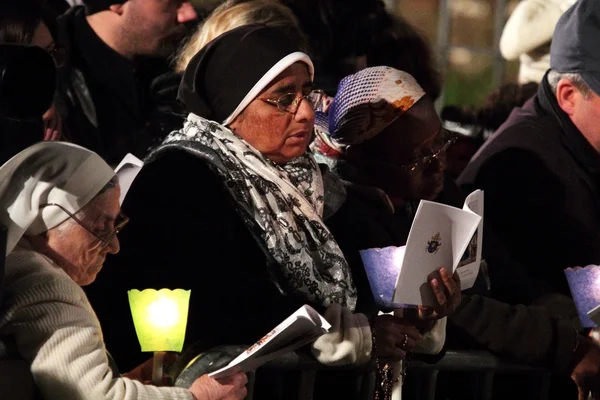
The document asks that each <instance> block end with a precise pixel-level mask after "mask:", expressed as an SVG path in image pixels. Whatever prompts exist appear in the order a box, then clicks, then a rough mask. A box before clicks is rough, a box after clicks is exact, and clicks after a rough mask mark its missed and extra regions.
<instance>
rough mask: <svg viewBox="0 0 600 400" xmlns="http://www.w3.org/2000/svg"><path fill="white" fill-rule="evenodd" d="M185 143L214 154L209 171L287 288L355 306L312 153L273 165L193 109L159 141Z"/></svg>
mask: <svg viewBox="0 0 600 400" xmlns="http://www.w3.org/2000/svg"><path fill="white" fill-rule="evenodd" d="M185 142H188V143H189V142H199V143H200V144H201V145H202V146H204V147H207V148H209V149H211V150H212V151H213V152H214V154H216V156H217V157H218V159H219V164H220V167H219V168H214V170H215V171H216V172H217V173H218V174H219V175H220V176H221V178H222V179H223V180H224V183H225V186H226V187H227V189H228V191H229V192H230V193H231V195H232V196H233V198H234V200H235V202H236V203H237V205H238V206H239V211H241V213H242V214H243V215H242V217H244V219H245V221H246V223H247V224H251V225H253V226H252V228H253V229H258V230H259V235H260V237H261V238H262V240H263V241H264V244H265V245H266V246H265V247H266V250H267V251H268V253H269V254H270V255H271V256H272V257H273V259H274V260H275V261H276V263H277V264H278V266H279V268H280V269H281V270H280V271H279V272H280V273H281V274H282V276H283V279H285V281H286V286H287V287H289V288H290V289H291V290H292V291H294V292H295V293H297V294H300V295H303V296H304V297H306V298H308V300H310V301H311V302H314V303H317V304H321V305H323V306H325V307H327V306H329V304H331V303H339V304H341V305H343V306H345V307H348V308H350V309H351V310H354V308H355V307H356V288H355V286H354V283H353V281H352V276H351V273H350V267H349V266H348V263H347V262H346V259H345V258H344V255H343V253H342V251H341V250H340V248H339V246H338V244H337V243H336V241H335V239H334V238H333V235H332V234H331V233H330V232H329V230H328V229H327V227H326V226H325V224H324V223H323V221H322V215H323V206H324V204H323V203H324V201H323V199H324V195H323V190H324V189H323V178H322V176H321V172H320V170H319V168H318V165H317V162H316V160H315V159H314V157H313V156H312V154H310V153H308V152H307V153H305V154H304V155H302V156H301V157H298V158H296V159H294V160H292V161H290V162H288V163H287V164H286V165H284V166H280V165H277V164H275V163H273V162H272V161H270V160H269V159H267V158H266V157H264V156H263V155H262V154H261V153H260V152H259V151H258V150H256V149H255V148H253V147H252V146H250V145H249V144H248V143H247V142H246V141H245V140H243V139H241V138H240V137H239V136H237V135H235V134H234V133H233V132H232V131H231V130H229V129H228V128H226V127H224V126H222V125H220V124H218V123H216V122H213V121H209V120H207V119H204V118H202V117H199V116H197V115H195V114H190V115H189V116H188V118H187V121H186V122H185V124H184V126H183V129H181V130H179V131H175V132H172V133H171V134H169V135H168V136H167V138H166V139H165V141H164V142H163V145H162V146H169V145H173V144H176V143H177V144H183V143H185ZM213 166H214V163H213Z"/></svg>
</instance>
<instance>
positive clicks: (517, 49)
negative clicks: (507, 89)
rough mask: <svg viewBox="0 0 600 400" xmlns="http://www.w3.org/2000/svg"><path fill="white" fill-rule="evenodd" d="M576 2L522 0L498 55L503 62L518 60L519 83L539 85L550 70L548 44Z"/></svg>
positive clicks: (508, 24)
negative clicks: (558, 23) (560, 22)
mask: <svg viewBox="0 0 600 400" xmlns="http://www.w3.org/2000/svg"><path fill="white" fill-rule="evenodd" d="M575 1H576V0H523V1H521V2H520V3H519V4H518V5H517V7H516V8H515V10H514V11H513V13H512V14H511V16H510V18H509V19H508V21H507V23H506V25H505V26H504V30H503V31H502V37H501V38H500V52H501V53H502V56H503V57H504V58H505V59H506V60H509V61H510V60H516V59H519V60H520V61H521V67H520V69H519V83H522V84H524V83H527V82H537V83H539V82H540V81H541V80H542V78H543V77H544V74H545V73H546V71H547V70H548V69H549V68H550V43H551V42H552V34H553V33H554V27H555V26H556V23H557V22H558V19H559V18H560V16H561V15H562V14H563V13H564V12H565V11H567V9H568V8H569V7H571V6H572V5H573V4H575Z"/></svg>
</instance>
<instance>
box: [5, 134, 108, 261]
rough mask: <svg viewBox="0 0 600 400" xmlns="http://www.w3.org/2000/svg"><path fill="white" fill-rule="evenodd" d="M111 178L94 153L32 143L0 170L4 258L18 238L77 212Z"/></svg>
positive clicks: (58, 144)
mask: <svg viewBox="0 0 600 400" xmlns="http://www.w3.org/2000/svg"><path fill="white" fill-rule="evenodd" d="M114 175H115V173H114V171H113V170H112V169H111V168H110V167H109V166H108V164H106V162H104V160H102V158H100V156H98V155H97V154H96V153H94V152H92V151H89V150H87V149H84V148H83V147H80V146H77V145H74V144H70V143H64V142H42V143H38V144H35V145H33V146H31V147H29V148H27V149H25V150H23V151H22V152H20V153H19V154H17V155H16V156H14V157H13V158H11V159H10V160H9V161H8V162H6V164H4V165H3V166H2V167H0V223H1V224H3V225H4V226H6V228H7V231H8V235H7V236H8V240H7V246H6V254H7V255H8V254H9V253H10V252H11V251H12V250H13V249H14V247H15V246H16V245H17V243H18V242H19V240H21V238H22V237H23V236H24V235H38V234H40V233H42V232H45V231H47V230H49V229H52V228H54V227H56V226H58V225H60V224H61V223H62V222H64V221H66V220H67V219H68V218H69V216H68V215H67V214H65V213H64V212H63V211H62V210H61V209H60V208H59V207H45V208H43V209H40V205H41V204H44V203H57V204H60V205H61V206H63V207H64V208H65V209H67V210H68V211H69V212H71V213H76V212H78V211H79V210H81V209H82V208H83V207H84V206H85V205H86V204H87V203H88V202H89V201H90V200H92V199H93V198H94V196H96V194H98V193H99V192H100V190H102V188H103V187H104V186H105V185H106V184H107V183H108V182H109V181H110V180H111V179H112V177H113V176H114Z"/></svg>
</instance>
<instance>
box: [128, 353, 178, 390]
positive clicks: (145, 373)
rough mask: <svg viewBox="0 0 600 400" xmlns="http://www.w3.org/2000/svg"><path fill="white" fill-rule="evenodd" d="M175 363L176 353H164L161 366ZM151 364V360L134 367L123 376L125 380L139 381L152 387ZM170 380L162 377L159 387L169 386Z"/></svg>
mask: <svg viewBox="0 0 600 400" xmlns="http://www.w3.org/2000/svg"><path fill="white" fill-rule="evenodd" d="M175 361H177V353H165V355H164V358H163V365H169V364H173V363H174V362H175ZM152 364H153V359H152V358H150V359H148V360H146V361H145V362H144V363H143V364H141V365H139V366H137V367H135V368H134V369H132V370H131V371H129V372H128V373H126V374H123V376H124V377H125V378H129V379H133V380H136V381H140V382H142V383H144V384H146V385H153V383H152ZM171 385H172V382H171V378H170V377H168V376H163V379H162V382H161V384H160V385H159V386H171Z"/></svg>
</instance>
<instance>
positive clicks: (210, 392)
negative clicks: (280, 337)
mask: <svg viewBox="0 0 600 400" xmlns="http://www.w3.org/2000/svg"><path fill="white" fill-rule="evenodd" d="M0 223H1V224H2V225H4V226H5V227H6V228H7V237H8V240H7V248H6V254H7V257H6V271H5V276H4V281H3V287H2V292H1V296H2V298H1V302H0V304H1V306H0V371H1V372H0V374H1V375H2V377H3V380H2V383H0V398H10V399H17V398H18V399H26V398H29V396H32V395H33V393H32V392H29V393H27V388H25V387H24V385H23V384H22V382H24V379H25V381H28V382H31V379H30V378H29V380H27V374H28V373H30V375H31V376H32V378H33V381H34V382H35V385H36V387H37V391H38V392H39V394H40V395H41V397H42V398H43V399H84V398H85V399H91V400H96V399H97V400H104V399H114V400H117V399H119V400H125V399H186V400H219V399H231V400H240V399H243V398H244V397H245V396H246V389H245V384H246V381H247V380H246V377H245V375H244V374H238V375H235V376H234V377H232V378H229V379H226V380H224V381H220V382H217V381H215V380H214V379H212V378H209V377H208V376H203V377H200V378H199V379H198V380H196V381H195V382H194V383H193V384H192V386H191V387H190V389H189V390H188V389H183V388H166V387H164V388H158V387H155V386H151V385H147V384H145V383H144V382H143V381H145V380H146V378H145V376H144V373H145V372H146V371H147V370H149V368H148V365H150V364H149V363H146V364H143V365H141V366H140V367H138V368H136V369H135V370H133V371H131V372H130V373H128V374H126V375H124V376H123V377H120V376H119V375H118V373H116V371H113V370H112V369H111V367H110V364H109V359H108V356H107V353H106V348H105V346H104V342H103V339H102V330H101V327H100V323H99V322H98V319H97V318H96V315H95V314H94V312H93V310H92V308H91V306H90V304H89V302H88V300H87V298H86V296H85V294H84V292H83V290H82V289H81V287H80V286H83V285H87V284H90V283H91V282H93V281H94V279H95V278H96V275H97V274H98V272H100V270H101V268H102V265H103V264H104V260H105V259H106V256H107V255H108V254H115V253H117V252H118V251H119V241H118V239H117V237H116V235H117V233H118V232H119V231H120V229H121V228H123V227H124V225H125V224H126V223H127V218H126V217H124V216H123V215H122V214H121V213H120V207H119V185H118V182H117V179H116V178H115V173H114V171H113V170H112V169H111V168H110V167H109V166H108V164H106V163H105V162H104V161H103V160H102V159H101V158H100V156H98V155H97V154H96V153H93V152H91V151H89V150H86V149H84V148H83V147H79V146H77V145H73V144H68V143H60V142H43V143H38V144H36V145H33V146H31V147H29V148H27V149H25V150H23V151H22V152H20V153H19V154H17V155H16V156H14V157H13V158H12V159H10V160H9V161H8V162H7V163H6V164H4V165H3V166H2V167H0ZM16 354H18V356H14V355H16ZM36 398H37V397H36Z"/></svg>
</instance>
